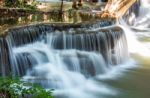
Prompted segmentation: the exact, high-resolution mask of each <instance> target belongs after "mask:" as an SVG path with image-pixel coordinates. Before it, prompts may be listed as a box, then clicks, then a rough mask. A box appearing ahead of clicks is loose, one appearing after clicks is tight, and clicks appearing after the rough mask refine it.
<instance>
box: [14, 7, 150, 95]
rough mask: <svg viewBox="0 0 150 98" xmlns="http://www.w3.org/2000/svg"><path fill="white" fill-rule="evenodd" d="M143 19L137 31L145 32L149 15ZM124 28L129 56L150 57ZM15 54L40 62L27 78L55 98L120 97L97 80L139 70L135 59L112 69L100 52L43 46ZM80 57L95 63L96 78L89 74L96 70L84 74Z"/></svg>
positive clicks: (85, 71) (126, 28) (36, 46)
mask: <svg viewBox="0 0 150 98" xmlns="http://www.w3.org/2000/svg"><path fill="white" fill-rule="evenodd" d="M146 6H147V5H146ZM144 7H145V6H144ZM143 10H144V9H143ZM144 11H145V10H144ZM144 13H145V12H144ZM142 17H144V16H141V17H139V20H140V21H139V22H137V23H135V27H134V28H136V27H138V28H141V25H142V26H143V24H145V22H147V21H146V20H147V19H148V18H149V16H148V15H147V17H146V19H143V18H142ZM120 26H121V27H122V28H123V29H124V31H125V33H126V37H127V41H128V48H129V52H130V53H138V54H140V55H143V56H150V51H149V49H148V48H146V47H145V44H142V43H140V42H139V41H138V40H137V38H136V35H135V32H134V31H132V30H131V29H130V27H129V26H127V25H126V24H124V23H123V22H122V25H120ZM145 27H147V25H144V26H143V27H142V28H145ZM50 41H52V40H50ZM13 53H14V54H15V55H17V54H18V53H29V54H31V55H32V56H33V57H34V59H35V60H36V61H37V64H36V65H34V66H33V68H32V69H28V71H27V73H26V75H25V76H24V77H23V78H24V79H25V80H28V81H33V82H37V83H41V84H42V85H43V86H44V87H46V88H54V89H55V90H54V95H55V96H57V97H58V98H59V97H61V96H64V98H68V97H69V98H105V97H104V95H113V96H116V95H117V94H118V92H117V90H116V89H114V88H112V87H110V86H109V85H106V84H104V83H101V82H100V81H99V82H98V81H96V80H95V79H94V78H96V79H98V80H106V79H116V78H118V77H121V76H122V75H123V72H124V71H126V69H128V68H133V67H136V62H135V61H134V60H133V59H132V58H129V60H128V61H126V62H124V63H123V64H120V65H117V66H112V65H108V66H109V67H108V66H107V65H106V62H105V61H104V58H103V57H102V55H101V54H98V53H96V52H86V51H80V50H74V49H70V50H55V49H52V48H51V46H48V45H46V44H44V43H42V42H37V43H34V44H29V45H26V46H22V47H18V48H13ZM79 57H81V58H83V59H85V58H87V60H85V63H86V61H90V62H92V63H93V66H94V68H96V69H95V70H96V71H95V72H96V76H95V77H90V74H88V73H89V72H91V73H92V72H93V71H91V70H93V69H91V70H84V74H83V73H82V69H81V67H80V66H81V65H80V62H79V60H80V58H79ZM45 58H47V59H45ZM64 59H67V60H68V61H70V65H67V64H66V63H65V62H64ZM83 61H84V60H83ZM68 66H71V68H72V69H69V68H70V67H68ZM85 69H86V68H85ZM87 69H88V68H87ZM88 71H89V72H88ZM87 77H89V78H87ZM97 94H98V95H97Z"/></svg>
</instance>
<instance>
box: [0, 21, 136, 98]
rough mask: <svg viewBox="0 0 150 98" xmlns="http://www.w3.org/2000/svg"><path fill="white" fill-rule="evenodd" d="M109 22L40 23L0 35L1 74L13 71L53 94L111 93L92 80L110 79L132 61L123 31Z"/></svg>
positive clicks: (79, 97) (77, 97) (89, 97)
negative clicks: (51, 91) (78, 23)
mask: <svg viewBox="0 0 150 98" xmlns="http://www.w3.org/2000/svg"><path fill="white" fill-rule="evenodd" d="M112 24H115V22H113V21H112V20H111V22H110V21H109V20H107V21H98V22H96V23H94V24H90V25H88V24H84V25H75V26H74V25H73V26H68V25H65V26H61V25H60V26H57V25H44V24H42V25H40V24H39V25H32V26H27V27H23V28H15V29H10V30H9V31H7V33H8V34H7V35H6V36H5V37H4V38H1V39H0V47H2V48H1V50H0V52H1V54H0V60H1V61H0V63H1V66H0V67H1V69H2V70H0V74H1V75H3V76H5V75H9V74H10V73H13V76H18V75H19V76H22V77H23V79H24V80H25V81H31V82H34V83H39V84H41V85H42V86H44V87H45V88H47V89H54V95H55V96H56V97H58V98H67V97H70V98H105V97H104V96H103V95H105V94H106V95H109V94H110V95H115V94H116V91H115V90H114V89H113V88H112V87H110V86H108V85H106V84H104V83H101V82H97V81H95V79H94V78H95V77H94V78H92V76H96V78H98V79H100V80H101V79H102V80H103V79H104V78H114V77H113V75H116V76H119V75H120V74H121V73H119V72H118V70H121V69H124V68H125V67H126V66H125V65H128V66H127V67H130V66H131V65H133V62H130V60H129V59H130V58H129V54H128V47H127V43H126V37H125V34H124V31H125V32H127V31H126V30H125V29H124V31H123V30H122V26H116V25H113V26H112ZM137 24H138V23H137ZM105 26H108V27H105ZM123 28H124V27H123ZM125 28H127V27H125ZM127 35H128V34H127V33H126V36H127ZM20 36H21V37H20ZM127 39H128V36H127ZM128 41H129V40H128ZM128 44H129V51H131V49H130V48H131V47H130V42H129V43H128ZM122 67H123V68H122ZM6 69H7V70H6ZM95 93H96V94H95ZM106 98H107V97H106Z"/></svg>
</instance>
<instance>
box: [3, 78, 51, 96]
mask: <svg viewBox="0 0 150 98" xmlns="http://www.w3.org/2000/svg"><path fill="white" fill-rule="evenodd" d="M0 98H53V96H52V90H45V89H44V88H42V87H41V86H39V85H36V84H32V83H28V82H24V81H21V80H20V79H19V78H15V79H12V78H8V77H7V78H0Z"/></svg>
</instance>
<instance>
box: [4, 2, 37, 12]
mask: <svg viewBox="0 0 150 98" xmlns="http://www.w3.org/2000/svg"><path fill="white" fill-rule="evenodd" d="M37 4H38V2H37V1H36V0H33V1H32V2H31V4H28V3H27V1H26V0H5V6H6V7H18V8H27V9H32V10H35V9H37Z"/></svg>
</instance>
